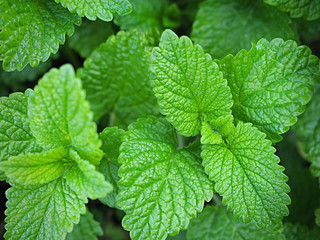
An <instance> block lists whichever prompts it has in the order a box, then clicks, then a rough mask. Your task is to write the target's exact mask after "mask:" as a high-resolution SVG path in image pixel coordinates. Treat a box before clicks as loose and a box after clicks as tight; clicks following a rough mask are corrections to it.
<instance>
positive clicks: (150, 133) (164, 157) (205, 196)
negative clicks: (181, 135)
mask: <svg viewBox="0 0 320 240" xmlns="http://www.w3.org/2000/svg"><path fill="white" fill-rule="evenodd" d="M123 140H124V142H123V143H122V145H121V147H120V157H119V162H120V163H122V165H121V167H120V169H119V176H120V180H119V182H118V186H119V189H120V192H119V194H118V196H117V201H118V204H119V206H120V207H121V209H122V210H124V211H125V212H126V214H127V215H126V216H125V217H124V219H123V221H122V225H123V227H124V228H125V229H127V230H129V231H130V236H131V238H132V239H133V240H134V239H165V238H166V237H167V235H168V234H170V235H175V234H177V233H178V232H179V230H181V229H186V228H187V226H188V223H189V220H190V219H191V218H193V217H195V215H196V212H197V211H198V212H199V211H201V210H202V208H203V204H204V201H209V200H210V199H211V198H212V187H213V184H212V183H211V182H210V181H209V180H208V177H207V175H206V174H205V172H204V169H203V167H202V166H201V158H200V156H199V154H197V153H196V152H195V151H194V150H193V149H192V148H191V149H188V148H183V149H180V150H176V139H175V136H174V129H173V128H172V126H171V125H170V124H169V123H168V122H167V121H166V120H165V119H164V118H161V119H156V118H151V117H150V118H143V119H139V120H138V122H136V123H132V124H131V125H130V126H129V131H128V132H127V133H125V135H124V137H123Z"/></svg>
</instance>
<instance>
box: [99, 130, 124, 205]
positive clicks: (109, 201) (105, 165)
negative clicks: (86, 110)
mask: <svg viewBox="0 0 320 240" xmlns="http://www.w3.org/2000/svg"><path fill="white" fill-rule="evenodd" d="M124 132H125V131H124V130H122V129H119V128H117V127H111V128H110V127H108V128H105V129H104V130H103V131H102V133H100V134H99V138H100V139H101V140H102V150H103V152H104V157H103V158H102V160H101V163H100V165H99V166H98V171H99V172H101V173H102V174H103V175H104V176H105V178H106V180H107V181H108V182H109V183H111V184H112V186H113V190H112V192H111V193H109V194H108V195H107V196H106V197H104V198H100V199H99V200H100V201H101V202H102V203H104V204H106V205H108V206H109V207H117V203H116V197H117V194H118V192H119V188H118V184H117V183H118V181H119V176H118V170H119V166H120V164H119V163H118V157H119V148H120V145H121V138H122V136H123V134H124Z"/></svg>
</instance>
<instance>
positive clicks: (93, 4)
mask: <svg viewBox="0 0 320 240" xmlns="http://www.w3.org/2000/svg"><path fill="white" fill-rule="evenodd" d="M55 1H56V2H57V3H61V5H62V6H64V7H66V8H68V9H69V11H70V12H77V14H78V15H79V16H80V17H87V18H88V19H90V20H96V19H97V17H98V18H100V19H101V20H104V21H111V20H112V18H113V13H116V14H119V15H124V14H128V13H130V12H131V10H132V7H131V5H130V2H129V1H128V0H100V1H94V0H86V1H83V0H55Z"/></svg>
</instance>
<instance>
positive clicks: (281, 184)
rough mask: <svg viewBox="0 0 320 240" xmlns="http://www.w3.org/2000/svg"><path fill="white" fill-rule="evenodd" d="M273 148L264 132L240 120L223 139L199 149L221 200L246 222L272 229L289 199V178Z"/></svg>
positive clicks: (276, 226)
mask: <svg viewBox="0 0 320 240" xmlns="http://www.w3.org/2000/svg"><path fill="white" fill-rule="evenodd" d="M274 152H275V149H274V148H273V147H272V146H271V142H270V141H268V140H266V139H265V134H263V133H261V132H260V131H258V130H257V129H256V128H254V127H252V126H251V124H249V123H247V124H244V123H241V122H240V123H239V124H238V125H237V127H236V128H235V129H234V130H233V131H232V132H231V133H230V135H229V136H228V137H227V138H226V140H225V143H222V144H208V145H204V146H203V149H202V153H201V157H202V159H203V166H204V167H205V171H206V173H207V174H208V175H209V177H210V179H211V180H213V181H214V182H215V190H216V191H217V192H218V193H219V194H220V195H221V196H223V204H224V205H227V206H228V208H229V209H231V210H232V211H233V212H234V215H235V216H236V217H241V218H242V219H243V220H244V221H245V222H250V221H253V222H255V223H256V224H257V226H258V227H263V228H268V229H271V230H275V229H279V228H280V227H281V224H282V222H281V220H282V217H283V216H286V215H288V214H289V211H288V208H287V206H286V205H288V204H289V203H290V198H289V196H288V195H287V193H288V192H289V191H290V189H289V187H288V185H287V184H286V183H285V182H286V181H287V180H288V178H287V177H286V176H285V175H284V174H283V170H284V168H283V167H281V166H279V165H278V163H279V158H278V157H277V156H276V155H275V154H274Z"/></svg>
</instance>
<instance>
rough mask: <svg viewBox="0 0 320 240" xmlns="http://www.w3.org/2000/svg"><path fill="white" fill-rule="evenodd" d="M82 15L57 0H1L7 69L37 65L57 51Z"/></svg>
mask: <svg viewBox="0 0 320 240" xmlns="http://www.w3.org/2000/svg"><path fill="white" fill-rule="evenodd" d="M80 23H81V18H80V17H78V16H77V15H76V14H72V13H70V12H69V11H68V10H66V9H64V8H63V7H62V6H60V5H59V4H56V3H55V2H53V1H38V0H0V26H1V32H0V60H2V61H3V63H2V66H3V69H4V70H6V71H14V70H15V69H18V70H19V71H21V70H22V69H23V68H24V67H25V66H26V65H27V64H28V63H29V64H30V65H31V66H32V67H34V66H36V65H38V64H39V62H40V61H42V62H44V61H46V60H48V58H49V56H50V53H56V52H57V51H58V49H59V44H63V43H64V41H65V34H66V33H67V34H68V35H69V36H71V35H72V34H73V31H74V27H73V24H77V25H79V24H80Z"/></svg>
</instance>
